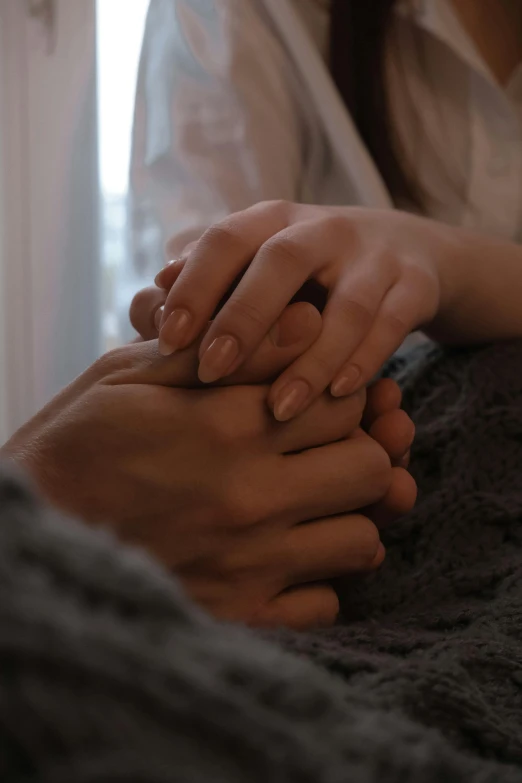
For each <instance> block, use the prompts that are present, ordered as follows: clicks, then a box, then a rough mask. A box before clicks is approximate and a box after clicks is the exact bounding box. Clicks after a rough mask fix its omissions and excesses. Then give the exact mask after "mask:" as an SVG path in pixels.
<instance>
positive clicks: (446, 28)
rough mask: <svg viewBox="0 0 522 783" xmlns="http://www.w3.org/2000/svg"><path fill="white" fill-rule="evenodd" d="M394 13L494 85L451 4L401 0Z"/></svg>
mask: <svg viewBox="0 0 522 783" xmlns="http://www.w3.org/2000/svg"><path fill="white" fill-rule="evenodd" d="M396 13H397V14H398V15H399V16H401V17H403V18H406V19H409V20H410V21H412V22H414V23H415V24H416V25H417V26H418V27H420V28H421V29H423V30H426V31H427V32H428V33H430V34H431V35H433V36H434V37H435V38H438V39H439V40H440V41H442V42H443V43H445V44H446V46H448V48H449V49H451V50H452V52H454V54H456V55H457V56H458V57H460V58H461V60H463V61H464V62H466V63H467V64H468V65H469V66H470V68H472V69H473V70H474V71H476V72H477V73H480V74H481V75H482V76H484V77H485V78H486V79H488V81H492V82H494V83H495V84H497V82H496V79H495V77H494V76H493V74H492V73H491V70H490V69H489V68H488V66H487V64H486V63H485V62H484V58H483V57H482V56H481V54H480V52H479V51H478V50H477V48H476V46H475V44H474V43H473V41H472V39H471V37H470V36H469V35H468V33H467V32H466V30H465V28H464V27H463V25H462V23H461V21H460V19H459V18H458V16H457V14H456V13H455V11H454V10H453V6H452V4H451V2H450V0H400V2H399V3H398V4H397V6H396Z"/></svg>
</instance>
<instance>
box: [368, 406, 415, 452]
mask: <svg viewBox="0 0 522 783" xmlns="http://www.w3.org/2000/svg"><path fill="white" fill-rule="evenodd" d="M369 435H371V437H372V438H374V439H375V440H376V441H377V443H379V445H381V446H382V447H383V449H384V450H385V451H386V453H387V454H388V456H389V458H390V459H391V460H392V462H396V461H400V460H402V459H403V458H404V456H405V455H406V453H407V452H408V451H409V449H410V447H411V445H412V443H413V440H414V438H415V425H414V423H413V422H412V420H411V419H410V417H409V416H408V414H407V413H406V412H405V411H403V410H401V409H400V408H399V409H396V410H393V411H389V413H384V414H383V415H382V416H380V417H379V418H377V419H376V420H375V421H374V423H373V424H372V426H371V427H370V430H369Z"/></svg>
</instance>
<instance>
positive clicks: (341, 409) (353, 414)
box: [273, 389, 366, 454]
mask: <svg viewBox="0 0 522 783" xmlns="http://www.w3.org/2000/svg"><path fill="white" fill-rule="evenodd" d="M365 399H366V394H365V392H364V389H361V392H360V393H359V392H357V393H356V394H354V395H352V396H351V397H346V398H343V400H342V401H343V402H346V405H344V406H343V405H338V404H337V403H339V402H341V400H336V399H334V398H333V397H332V396H331V395H329V394H322V395H321V396H320V397H319V399H318V400H316V401H315V402H314V404H313V405H311V406H310V408H308V410H306V411H305V412H304V413H302V414H301V416H297V417H296V418H295V419H292V421H289V422H286V423H284V424H280V423H279V422H274V430H273V439H274V442H275V445H276V449H277V451H278V452H279V453H280V454H285V453H292V452H297V451H303V450H304V449H312V448H315V447H317V446H323V445H325V444H327V443H333V442H335V441H338V440H340V439H341V438H346V437H348V435H350V434H351V433H352V432H353V430H355V428H356V427H358V426H359V424H360V422H361V417H362V412H363V409H364V403H365Z"/></svg>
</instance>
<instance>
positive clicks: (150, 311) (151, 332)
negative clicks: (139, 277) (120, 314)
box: [129, 286, 167, 340]
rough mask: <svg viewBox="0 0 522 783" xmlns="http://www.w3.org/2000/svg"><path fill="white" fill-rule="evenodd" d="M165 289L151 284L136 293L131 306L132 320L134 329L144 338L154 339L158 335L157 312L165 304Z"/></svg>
mask: <svg viewBox="0 0 522 783" xmlns="http://www.w3.org/2000/svg"><path fill="white" fill-rule="evenodd" d="M166 298H167V296H166V293H165V291H162V290H160V289H159V288H155V287H154V286H150V287H149V288H143V289H142V290H141V291H138V293H137V294H136V295H135V297H134V299H133V300H132V302H131V306H130V313H129V316H130V321H131V324H132V326H133V328H134V329H136V331H137V332H138V334H139V335H140V336H141V337H142V338H143V339H144V340H154V339H155V338H156V337H157V336H158V329H157V325H156V323H155V319H156V314H157V313H158V312H159V310H160V308H161V307H163V305H164V304H165V299H166Z"/></svg>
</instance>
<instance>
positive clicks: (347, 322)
mask: <svg viewBox="0 0 522 783" xmlns="http://www.w3.org/2000/svg"><path fill="white" fill-rule="evenodd" d="M391 274H392V273H391V271H390V270H388V271H384V272H383V274H382V275H371V276H368V275H367V272H366V269H365V270H364V271H363V272H361V271H358V270H355V271H354V273H353V274H351V275H350V276H349V277H348V278H347V279H346V280H345V281H344V283H343V286H342V288H337V289H336V290H335V291H334V292H333V294H332V296H331V299H330V300H329V302H328V304H327V305H326V309H325V311H324V314H323V329H322V332H321V336H320V337H319V339H318V340H317V341H316V342H315V343H314V345H313V346H312V347H311V348H310V349H309V350H308V351H307V352H306V353H305V354H304V355H303V356H301V357H300V358H299V359H298V360H297V361H296V362H294V364H293V365H292V366H291V367H289V368H288V370H287V371H286V372H284V373H283V374H282V375H281V377H280V378H278V379H277V381H276V382H275V384H274V385H273V388H272V389H271V390H270V395H269V405H270V406H271V407H272V410H273V412H274V416H275V418H276V419H277V420H278V421H288V420H289V419H291V418H292V417H294V416H296V415H298V414H299V413H301V412H302V411H303V410H304V409H305V408H306V407H307V406H308V405H309V404H310V403H311V402H312V401H313V400H314V399H317V397H318V396H319V394H321V393H322V392H323V391H324V390H325V389H326V387H327V386H328V385H329V384H330V383H331V381H332V379H333V378H335V376H336V374H337V373H338V371H339V370H340V369H341V367H342V366H343V364H344V362H345V361H346V359H347V358H348V357H349V356H351V355H352V354H353V352H354V351H355V350H356V349H357V347H358V345H359V344H360V343H361V342H362V341H363V340H364V338H365V337H366V336H367V334H368V332H369V331H370V330H371V328H372V324H373V320H374V318H375V317H376V315H377V312H378V309H379V307H380V305H381V303H382V301H383V299H384V297H385V295H386V292H387V290H388V288H389V286H390V285H391V284H392V282H393V278H392V276H391ZM352 386H353V388H354V389H355V388H360V387H361V386H362V384H360V383H352ZM332 388H333V387H332ZM336 396H337V395H336Z"/></svg>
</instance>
